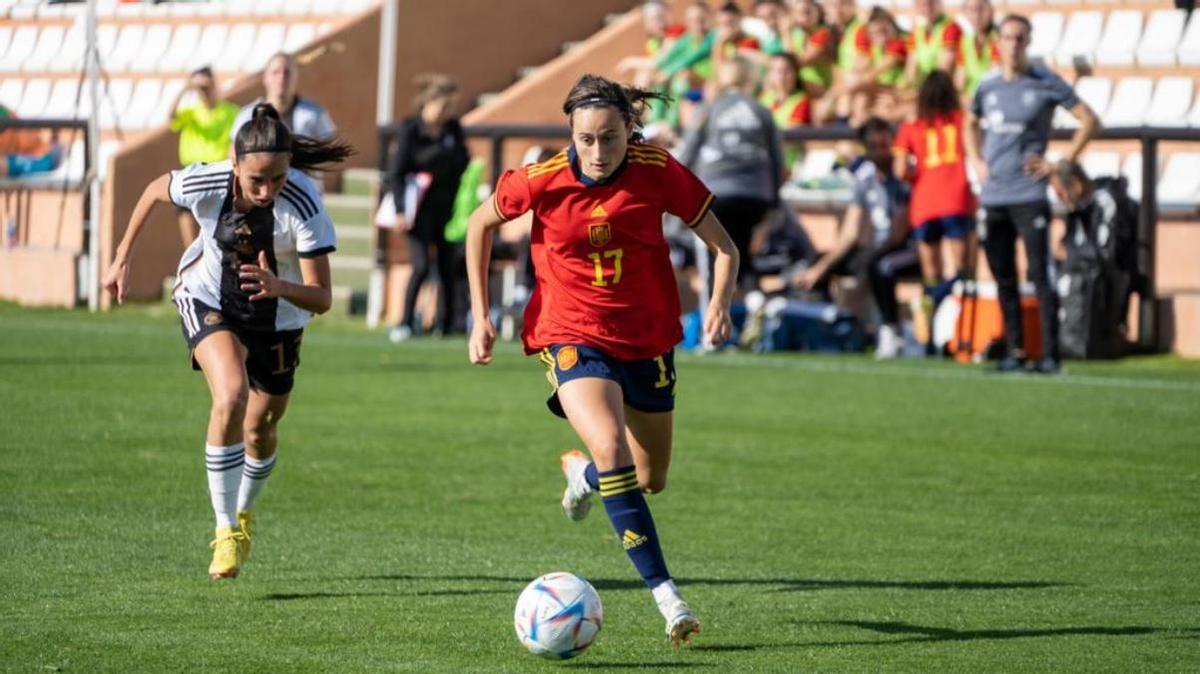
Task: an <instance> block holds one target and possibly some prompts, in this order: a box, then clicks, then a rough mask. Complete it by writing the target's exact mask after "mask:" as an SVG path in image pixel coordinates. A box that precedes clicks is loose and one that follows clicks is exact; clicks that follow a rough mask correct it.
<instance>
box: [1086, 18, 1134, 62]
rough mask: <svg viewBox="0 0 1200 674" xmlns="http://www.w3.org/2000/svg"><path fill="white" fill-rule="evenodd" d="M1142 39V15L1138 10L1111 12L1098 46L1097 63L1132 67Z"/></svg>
mask: <svg viewBox="0 0 1200 674" xmlns="http://www.w3.org/2000/svg"><path fill="white" fill-rule="evenodd" d="M1141 37H1142V13H1141V12H1140V11H1138V10H1136V9H1121V10H1116V11H1112V12H1109V14H1108V20H1107V21H1106V22H1105V24H1104V34H1103V35H1102V36H1101V37H1100V42H1099V43H1098V44H1097V45H1096V63H1098V64H1100V65H1104V66H1131V65H1133V57H1134V54H1135V53H1137V47H1138V42H1139V40H1140V39H1141Z"/></svg>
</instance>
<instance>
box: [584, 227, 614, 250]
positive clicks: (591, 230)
mask: <svg viewBox="0 0 1200 674" xmlns="http://www.w3.org/2000/svg"><path fill="white" fill-rule="evenodd" d="M609 241H612V226H611V225H609V224H608V223H607V222H597V223H596V224H594V225H588V243H590V244H592V245H593V246H596V247H597V248H599V247H601V246H605V245H608V242H609Z"/></svg>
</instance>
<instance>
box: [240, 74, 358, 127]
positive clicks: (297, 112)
mask: <svg viewBox="0 0 1200 674" xmlns="http://www.w3.org/2000/svg"><path fill="white" fill-rule="evenodd" d="M262 83H263V90H264V91H265V92H266V96H264V97H261V98H256V99H254V100H253V101H251V102H250V103H249V104H247V105H246V106H244V107H243V108H242V109H241V111H240V112H239V113H238V116H237V119H236V120H234V122H233V133H234V134H237V130H238V129H240V128H242V125H243V124H245V123H246V122H248V121H250V116H251V114H252V113H253V112H254V106H256V105H258V104H259V103H270V104H271V105H272V106H274V108H275V109H276V110H278V111H279V116H280V118H281V119H282V120H283V123H284V124H286V125H287V127H288V129H290V130H291V132H292V133H295V134H300V135H302V136H308V137H309V138H316V139H317V140H328V139H330V138H333V135H334V134H335V133H336V132H337V127H335V126H334V125H333V119H332V118H331V117H330V116H329V113H328V112H326V111H325V108H323V107H321V105H320V104H319V103H317V102H316V101H314V100H311V99H308V98H303V97H301V96H300V95H298V94H297V93H296V88H297V86H298V85H299V74H298V73H297V71H296V60H295V59H294V58H292V55H291V54H287V53H285V52H279V53H277V54H275V55H274V56H272V57H271V58H270V59H269V60H268V61H267V67H266V68H265V69H263V75H262Z"/></svg>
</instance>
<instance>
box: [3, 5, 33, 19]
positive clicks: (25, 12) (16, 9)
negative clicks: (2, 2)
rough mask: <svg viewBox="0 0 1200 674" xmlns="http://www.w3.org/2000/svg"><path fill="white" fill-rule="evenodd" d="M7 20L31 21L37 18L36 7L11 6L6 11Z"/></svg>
mask: <svg viewBox="0 0 1200 674" xmlns="http://www.w3.org/2000/svg"><path fill="white" fill-rule="evenodd" d="M8 18H9V19H11V20H13V21H18V22H19V21H33V20H34V19H36V18H37V5H26V4H20V5H13V6H12V8H11V9H9V10H8Z"/></svg>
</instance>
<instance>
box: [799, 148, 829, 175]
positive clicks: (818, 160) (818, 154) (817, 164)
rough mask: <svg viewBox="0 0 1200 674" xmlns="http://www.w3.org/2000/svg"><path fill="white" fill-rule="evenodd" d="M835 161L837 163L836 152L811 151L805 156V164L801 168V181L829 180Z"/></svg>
mask: <svg viewBox="0 0 1200 674" xmlns="http://www.w3.org/2000/svg"><path fill="white" fill-rule="evenodd" d="M835 161H837V152H836V151H834V150H828V149H816V150H809V151H808V152H806V153H805V154H804V163H803V164H802V165H801V167H800V180H801V181H802V182H807V181H810V180H820V179H822V178H828V177H829V176H830V174H832V173H833V164H834V162H835Z"/></svg>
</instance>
